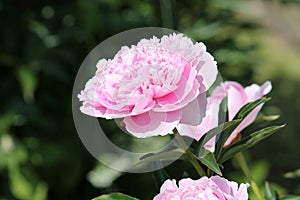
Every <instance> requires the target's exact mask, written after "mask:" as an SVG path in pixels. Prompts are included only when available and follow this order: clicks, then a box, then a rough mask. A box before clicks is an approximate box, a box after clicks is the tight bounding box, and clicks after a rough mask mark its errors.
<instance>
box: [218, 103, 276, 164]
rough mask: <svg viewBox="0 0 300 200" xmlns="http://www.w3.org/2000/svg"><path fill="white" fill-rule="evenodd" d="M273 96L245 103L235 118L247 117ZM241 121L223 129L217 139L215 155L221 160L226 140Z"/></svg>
mask: <svg viewBox="0 0 300 200" xmlns="http://www.w3.org/2000/svg"><path fill="white" fill-rule="evenodd" d="M270 99H271V98H267V97H263V98H261V99H258V100H256V101H253V102H250V103H247V104H246V105H244V106H243V107H242V108H241V109H240V110H239V111H238V113H237V114H236V115H235V117H234V120H237V119H239V120H241V121H242V120H243V119H244V118H246V117H247V116H248V115H249V114H250V113H251V112H252V111H253V110H254V109H255V108H256V107H257V106H259V105H260V104H262V103H265V102H267V101H269V100H270ZM241 121H240V122H239V123H237V124H236V126H231V127H229V128H228V130H226V131H223V132H222V133H221V134H220V137H219V139H218V141H217V144H216V150H215V155H216V158H217V159H218V160H219V159H220V157H221V153H222V150H223V146H224V144H225V142H226V140H227V139H228V137H229V136H230V135H231V133H232V132H233V131H234V130H235V128H236V127H237V126H238V125H239V124H240V123H241Z"/></svg>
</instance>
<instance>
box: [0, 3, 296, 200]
mask: <svg viewBox="0 0 300 200" xmlns="http://www.w3.org/2000/svg"><path fill="white" fill-rule="evenodd" d="M0 25H1V31H0V34H1V35H0V70H1V71H0V72H1V73H0V80H1V84H0V95H1V96H0V97H1V98H0V102H1V107H0V200H10V199H20V200H44V199H57V200H62V199H73V200H75V199H90V198H92V197H95V196H98V195H100V194H103V193H107V192H113V191H119V192H123V193H127V194H130V195H132V196H135V197H138V198H141V199H151V198H152V197H153V196H154V195H155V194H157V192H158V191H157V187H156V185H155V181H154V179H153V174H152V173H146V174H120V173H119V172H115V171H113V170H111V169H109V168H106V167H105V166H103V165H101V164H100V163H98V162H97V161H96V160H95V159H94V158H93V157H92V156H91V155H90V154H89V153H88V152H87V150H86V149H85V148H84V146H83V145H82V143H81V141H80V139H79V137H78V135H77V132H76V130H75V127H74V124H73V119H72V111H71V93H72V86H73V82H74V80H75V76H76V73H77V70H78V69H79V66H80V64H81V63H82V61H83V59H84V58H85V56H86V55H87V54H88V53H89V52H90V51H91V50H92V49H93V48H94V47H95V46H96V45H97V44H98V43H100V42H101V41H103V40H104V39H106V38H108V37H110V36H112V35H114V34H117V33H119V32H121V31H124V30H128V29H132V28H138V27H145V26H155V27H165V28H171V29H175V30H178V31H180V32H183V33H185V34H186V35H188V36H190V37H191V38H193V39H195V40H197V41H203V42H204V43H205V44H206V46H207V48H208V51H209V52H211V53H212V54H213V56H214V57H215V59H216V60H217V61H218V66H219V70H220V71H221V74H222V76H223V78H224V79H225V80H234V81H238V82H240V83H242V84H243V85H244V86H246V85H249V84H251V83H253V82H256V83H259V84H261V83H263V82H264V81H266V80H271V81H272V83H273V91H272V93H271V94H270V96H272V101H271V102H269V103H268V104H267V105H265V107H264V110H263V112H264V113H265V114H280V115H281V118H280V119H279V120H278V121H276V122H275V123H277V124H280V123H286V124H287V126H286V127H285V128H284V129H283V130H281V131H280V132H279V133H277V134H275V135H274V136H272V137H271V138H269V139H267V140H265V141H264V142H262V143H260V144H259V145H257V146H256V147H254V148H252V149H251V150H250V151H248V152H247V158H248V159H249V162H250V165H251V167H252V170H253V176H254V177H255V178H256V179H257V181H258V182H259V184H260V185H261V186H262V185H263V184H264V180H266V179H267V180H269V181H271V182H272V183H274V185H275V186H276V187H277V188H279V190H280V193H281V194H284V193H297V194H300V179H299V178H292V179H288V178H284V174H285V173H286V172H288V171H293V170H296V169H298V168H300V150H299V141H300V134H299V130H300V123H299V119H300V118H299V115H300V92H299V91H300V90H299V89H300V84H299V82H300V26H299V25H300V3H299V1H288V0H285V1H262V0H253V1H241V0H226V1H222V0H201V1H199V0H189V1H175V0H160V1H159V0H146V1H139V0H129V1H122V0H75V1H73V0H64V1H58V0H52V1H50V0H45V1H37V0H36V1H34V0H28V1H21V0H0ZM255 128H257V127H254V129H255ZM249 130H251V128H250V129H249ZM120 137H122V136H120ZM178 164H180V163H178ZM225 167H226V170H225V176H227V177H230V178H231V179H233V180H237V181H244V179H243V178H242V177H243V175H242V174H241V173H240V170H239V169H237V168H236V167H235V163H234V162H233V163H230V162H229V163H226V165H225ZM169 168H170V169H169V170H171V171H172V168H173V172H174V173H175V177H176V176H178V174H176V170H174V169H175V168H176V167H174V165H173V166H172V165H171V166H170V167H169ZM233 171H234V172H233ZM112 181H114V182H112Z"/></svg>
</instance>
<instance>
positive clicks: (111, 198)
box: [92, 193, 138, 200]
mask: <svg viewBox="0 0 300 200" xmlns="http://www.w3.org/2000/svg"><path fill="white" fill-rule="evenodd" d="M92 200H138V199H137V198H134V197H131V196H128V195H125V194H122V193H111V194H105V195H101V196H100V197H96V198H94V199H92Z"/></svg>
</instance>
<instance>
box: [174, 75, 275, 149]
mask: <svg viewBox="0 0 300 200" xmlns="http://www.w3.org/2000/svg"><path fill="white" fill-rule="evenodd" d="M271 89H272V85H271V82H270V81H267V82H265V83H264V84H262V85H261V86H259V85H257V84H252V85H250V86H248V87H245V88H244V87H243V86H242V85H241V84H239V83H237V82H234V81H226V82H224V83H222V84H221V85H219V86H217V87H216V88H215V89H214V90H213V91H212V93H211V96H210V97H209V98H208V99H207V106H206V114H205V117H204V118H203V120H202V122H201V124H200V125H198V126H191V125H185V124H180V125H179V126H178V127H177V129H178V130H179V132H180V133H181V135H185V136H188V137H191V138H194V139H195V140H197V141H199V140H200V139H201V138H202V137H203V136H204V135H205V134H206V133H207V132H208V131H209V130H211V129H213V128H215V127H217V126H218V124H219V117H218V113H219V110H220V105H221V102H222V101H223V99H224V98H226V97H227V103H228V105H227V107H228V120H229V121H231V120H233V119H234V117H235V115H236V114H237V113H238V111H239V110H240V109H241V108H242V107H243V106H244V105H246V104H247V103H250V102H253V101H256V100H258V99H261V98H262V97H263V96H265V95H266V94H268V93H269V92H270V91H271ZM262 106H263V104H261V105H259V106H257V107H256V108H255V109H254V110H253V111H252V112H251V113H250V114H249V115H248V116H247V117H246V118H245V119H243V121H242V122H241V123H240V124H239V126H238V127H237V128H236V129H235V130H234V131H233V132H232V134H231V135H230V136H229V138H228V139H227V141H226V142H225V144H224V147H226V146H228V145H230V144H231V143H232V142H233V141H234V140H235V139H236V138H237V136H238V134H239V133H240V132H241V131H242V130H243V129H245V128H246V127H247V126H249V125H250V124H251V123H253V122H254V120H255V119H256V117H257V115H258V113H259V111H260V110H261V108H262ZM215 143H216V137H213V138H212V139H211V140H210V141H208V142H207V143H206V144H205V145H204V147H205V148H206V149H208V150H210V151H211V152H214V150H215Z"/></svg>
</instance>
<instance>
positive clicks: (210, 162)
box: [197, 151, 222, 176]
mask: <svg viewBox="0 0 300 200" xmlns="http://www.w3.org/2000/svg"><path fill="white" fill-rule="evenodd" d="M197 158H198V160H200V162H201V163H202V164H203V165H205V166H207V167H208V168H209V169H211V170H212V171H214V172H216V173H217V174H218V175H220V176H222V172H221V169H220V167H219V165H218V163H217V161H216V158H215V155H214V154H213V153H212V152H210V151H206V152H205V153H204V155H203V156H201V157H197Z"/></svg>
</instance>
